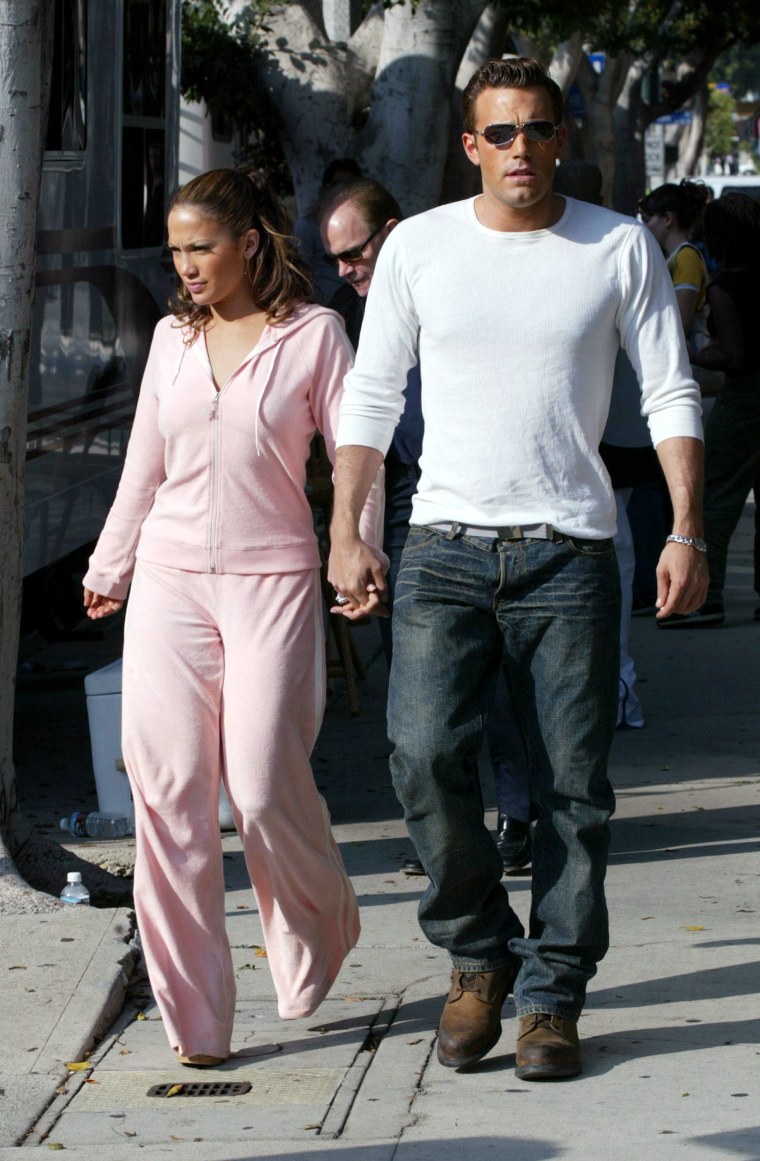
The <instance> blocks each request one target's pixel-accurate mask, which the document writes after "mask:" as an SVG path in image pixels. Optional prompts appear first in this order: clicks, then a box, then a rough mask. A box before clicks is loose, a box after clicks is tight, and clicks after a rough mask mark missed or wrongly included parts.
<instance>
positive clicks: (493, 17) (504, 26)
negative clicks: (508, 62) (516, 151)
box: [440, 4, 509, 202]
mask: <svg viewBox="0 0 760 1161" xmlns="http://www.w3.org/2000/svg"><path fill="white" fill-rule="evenodd" d="M508 29H509V15H508V13H507V9H506V7H505V6H504V5H503V4H488V5H487V6H486V7H485V8H484V9H483V11H482V13H481V14H480V18H479V20H478V22H477V24H476V25H475V29H474V31H473V34H472V36H471V37H470V43H469V44H468V45H467V48H466V50H465V53H464V55H463V57H462V60H461V62H460V65H459V69H458V71H457V75H456V80H455V82H454V91H453V93H452V94H451V100H450V111H449V146H448V150H447V154H446V166H445V169H444V175H443V182H442V184H441V195H440V200H441V202H452V201H458V200H459V199H460V198H466V197H474V196H475V194H477V193H479V192H480V188H481V184H482V183H481V179H480V170H479V169H478V168H477V167H476V166H474V165H473V164H472V162H471V161H468V160H467V154H466V153H465V151H464V148H463V147H462V93H463V92H464V90H465V89H466V87H467V84H468V82H469V80H470V78H471V77H472V75H473V73H475V72H476V71H477V70H478V69H479V68H480V66H481V65H482V64H485V62H486V61H487V60H490V59H491V58H492V57H500V56H501V54H502V51H503V49H504V43H505V40H506V36H507V31H508Z"/></svg>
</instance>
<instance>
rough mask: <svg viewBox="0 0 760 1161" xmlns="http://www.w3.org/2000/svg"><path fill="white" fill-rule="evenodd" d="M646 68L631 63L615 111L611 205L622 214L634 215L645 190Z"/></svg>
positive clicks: (640, 62)
mask: <svg viewBox="0 0 760 1161" xmlns="http://www.w3.org/2000/svg"><path fill="white" fill-rule="evenodd" d="M645 69H646V66H645V63H644V62H643V61H641V60H636V61H634V62H633V63H632V64H631V66H630V68H629V69H628V75H627V76H626V78H625V83H624V84H623V88H622V91H621V93H620V96H619V98H618V100H617V103H616V105H615V111H614V113H613V124H614V127H615V185H614V194H613V198H612V206H613V209H616V210H618V211H619V212H620V213H621V214H631V215H633V216H635V214H636V211H637V207H638V204H639V199H640V198H641V197H643V195H644V194H645V193H646V168H645V165H644V130H643V128H642V125H641V118H640V116H639V110H640V105H641V82H642V80H643V78H644V72H645Z"/></svg>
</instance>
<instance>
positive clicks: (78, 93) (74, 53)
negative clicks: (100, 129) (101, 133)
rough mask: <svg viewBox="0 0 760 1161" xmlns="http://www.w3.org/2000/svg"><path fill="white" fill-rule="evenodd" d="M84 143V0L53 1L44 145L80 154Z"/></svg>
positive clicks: (85, 66)
mask: <svg viewBox="0 0 760 1161" xmlns="http://www.w3.org/2000/svg"><path fill="white" fill-rule="evenodd" d="M86 145H87V11H86V4H85V0H56V5H55V36H54V43H53V66H52V72H51V81H50V114H49V116H48V127H47V139H46V141H45V148H46V149H47V150H50V151H51V152H57V153H63V152H66V153H69V152H76V153H79V152H81V151H83V150H84V149H85V147H86Z"/></svg>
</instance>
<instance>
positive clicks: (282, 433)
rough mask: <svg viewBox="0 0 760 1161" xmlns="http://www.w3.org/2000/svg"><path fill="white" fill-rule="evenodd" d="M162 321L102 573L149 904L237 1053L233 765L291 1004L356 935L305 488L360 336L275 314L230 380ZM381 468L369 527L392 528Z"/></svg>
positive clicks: (300, 1006) (179, 1029)
mask: <svg viewBox="0 0 760 1161" xmlns="http://www.w3.org/2000/svg"><path fill="white" fill-rule="evenodd" d="M191 340H192V336H191V333H190V332H189V331H188V330H186V329H185V330H183V329H182V328H181V327H180V326H179V325H178V323H177V322H176V320H174V319H169V318H166V319H163V320H162V321H161V322H160V323H159V324H158V326H157V328H156V333H155V336H154V339H153V345H152V347H151V351H150V356H149V359H148V364H147V367H146V370H145V376H144V379H143V384H142V388H141V392H140V398H139V401H138V406H137V412H136V415H135V422H134V427H133V430H132V437H131V439H130V443H129V448H128V451H127V458H126V462H125V466H124V472H123V475H122V479H121V483H120V485H119V490H118V493H117V496H116V499H115V501H114V504H113V507H112V509H111V512H110V514H109V516H108V519H107V521H106V525H105V527H104V529H103V533H102V535H101V537H100V540H99V541H98V545H97V547H96V549H95V552H94V554H93V556H92V558H91V561H90V569H89V571H88V573H87V575H86V577H85V578H84V584H85V586H86V587H87V588H89V589H91V590H92V591H93V592H96V593H100V594H102V595H104V596H111V597H114V598H117V599H121V598H123V597H125V596H126V593H127V589H128V587H129V584H130V581H132V576H133V573H134V580H133V581H132V591H131V595H130V601H129V606H128V611H127V620H126V629H125V642H124V672H123V691H122V701H123V723H122V746H123V753H124V759H125V763H126V766H127V770H128V773H129V777H130V781H131V785H132V791H133V795H134V801H135V829H136V836H137V863H136V867H135V905H136V909H137V916H138V923H139V927H140V933H141V939H142V944H143V948H144V951H145V957H146V961H147V965H148V971H149V975H150V979H151V984H152V986H153V990H154V994H155V996H156V1000H157V1002H158V1005H159V1008H160V1010H161V1013H162V1016H163V1019H164V1024H165V1027H166V1030H167V1033H168V1036H169V1040H170V1043H171V1044H172V1046H173V1047H174V1048H175V1049H176V1050H177V1051H178V1052H179V1053H180V1054H181V1055H186V1056H189V1055H195V1054H197V1053H205V1054H208V1055H212V1056H222V1057H224V1056H227V1055H228V1053H229V1050H230V1037H231V1034H232V1022H233V1015H234V1006H235V980H234V973H233V968H232V958H231V954H230V948H229V942H228V940H227V935H226V930H225V906H224V880H223V875H222V860H221V841H220V837H219V822H218V796H219V780H220V778H221V779H223V781H224V785H225V789H226V790H227V793H228V796H229V799H230V802H231V804H232V807H233V811H234V814H235V821H236V823H237V828H238V832H239V834H240V836H241V839H242V842H243V847H244V851H245V859H246V864H247V867H248V870H249V873H250V876H251V881H252V883H253V886H254V890H255V893H256V899H257V903H258V907H259V911H260V915H261V921H262V925H263V929H264V938H265V942H266V947H267V953H268V958H269V964H270V968H271V971H272V977H273V980H274V984H275V987H276V989H277V996H278V1002H279V1011H280V1015H281V1016H283V1017H285V1018H293V1017H297V1016H306V1015H309V1014H310V1013H311V1012H313V1011H314V1009H315V1008H316V1007H317V1006H318V1005H319V1003H320V1002H321V1001H322V1000H323V999H324V997H325V995H326V994H327V992H328V990H329V988H330V986H331V985H332V983H333V981H334V979H335V977H336V975H337V973H338V971H339V970H340V966H341V964H342V962H343V959H344V958H345V956H346V954H347V953H348V951H349V950H350V948H351V947H353V946H354V945H355V943H356V941H357V939H358V936H359V918H358V908H357V903H356V898H355V895H354V892H353V889H352V887H351V884H350V882H349V880H348V878H347V876H346V873H345V871H344V869H343V864H342V862H341V858H340V855H339V853H338V850H337V847H336V846H335V842H334V840H333V837H332V833H331V831H330V821H329V816H328V814H327V810H326V807H325V804H324V801H323V800H322V798H321V796H320V795H319V793H318V792H317V789H316V786H315V784H314V779H313V775H312V772H311V766H310V763H309V755H310V753H311V749H312V747H313V745H314V741H315V739H316V736H317V733H318V731H319V727H320V724H321V719H322V711H323V707H324V641H323V624H322V601H321V595H320V588H319V572H318V568H319V563H320V562H319V553H318V549H317V544H316V538H315V536H314V531H313V523H312V517H311V510H310V508H309V504H308V501H307V499H306V497H305V494H304V483H305V462H306V459H307V456H308V449H309V443H310V440H311V438H312V435H313V434H314V431H315V428H318V429H319V430H320V431H322V432H323V434H324V436H325V441H326V445H327V449H328V453H329V454H330V455H331V457H332V456H333V454H334V434H335V430H336V428H337V422H338V408H339V403H340V396H341V393H342V382H343V376H344V375H345V373H346V372H347V370H348V369H349V367H350V365H351V348H350V345H349V343H348V341H347V339H346V336H345V333H344V331H343V325H342V323H341V321H340V320H339V318H338V316H337V315H335V314H334V313H333V312H332V311H329V310H326V309H324V308H322V307H316V306H304V307H301V308H299V309H298V310H297V311H296V312H295V313H294V315H293V316H292V317H291V318H290V319H289V320H288V321H287V322H285V323H283V324H278V325H274V326H268V327H267V328H266V330H265V331H264V334H263V336H262V338H261V340H260V341H259V343H258V344H257V346H256V347H255V348H254V350H253V351H251V352H250V354H249V355H248V356H247V357H246V359H245V360H244V361H243V362H242V363H241V365H240V366H239V367H238V369H237V370H236V371H235V372H234V374H233V375H231V376H230V378H229V379H228V381H227V382H226V383H225V384H224V385H223V386H222V388H221V390H220V391H218V392H217V391H216V389H215V386H214V382H213V377H212V373H211V367H210V364H209V361H208V356H207V353H206V344H205V338H204V336H203V334H201V335H199V336H198V337H197V338H196V339H195V340H194V341H191ZM381 508H382V504H381V499H380V493H379V489H378V488H377V486H376V487H375V488H374V489H373V494H372V496H371V497H370V501H369V502H368V504H367V508H366V509H365V513H364V517H363V534H364V535H365V537H367V538H368V539H370V540H371V541H372V542H373V543H375V544H377V543H378V542H379V531H378V530H379V527H380V525H381V521H382V511H381Z"/></svg>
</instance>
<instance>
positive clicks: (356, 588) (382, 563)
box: [327, 537, 390, 621]
mask: <svg viewBox="0 0 760 1161" xmlns="http://www.w3.org/2000/svg"><path fill="white" fill-rule="evenodd" d="M387 571H388V557H387V556H386V555H385V553H384V552H379V551H378V550H377V549H376V548H372V546H371V545H369V544H365V543H364V541H363V540H361V539H359V538H358V537H351V538H349V537H338V538H337V539H335V538H333V541H332V549H331V552H330V561H329V564H328V568H327V579H328V580H329V582H330V584H331V585H333V587H334V588H335V591H336V593H338V594H339V595H340V596H342V597H347V598H348V602H347V603H346V604H335V605H333V607H332V608H331V609H330V612H331V613H341V614H342V615H343V616H344V617H347V618H348V620H349V621H355V620H357V619H358V618H359V617H366V616H367V615H368V614H370V613H376V614H377V616H379V617H388V616H390V613H389V612H388V610H387V608H386V607H385V601H386V600H387V599H388V597H387V588H388V586H387V585H386V583H385V573H386V572H387Z"/></svg>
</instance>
